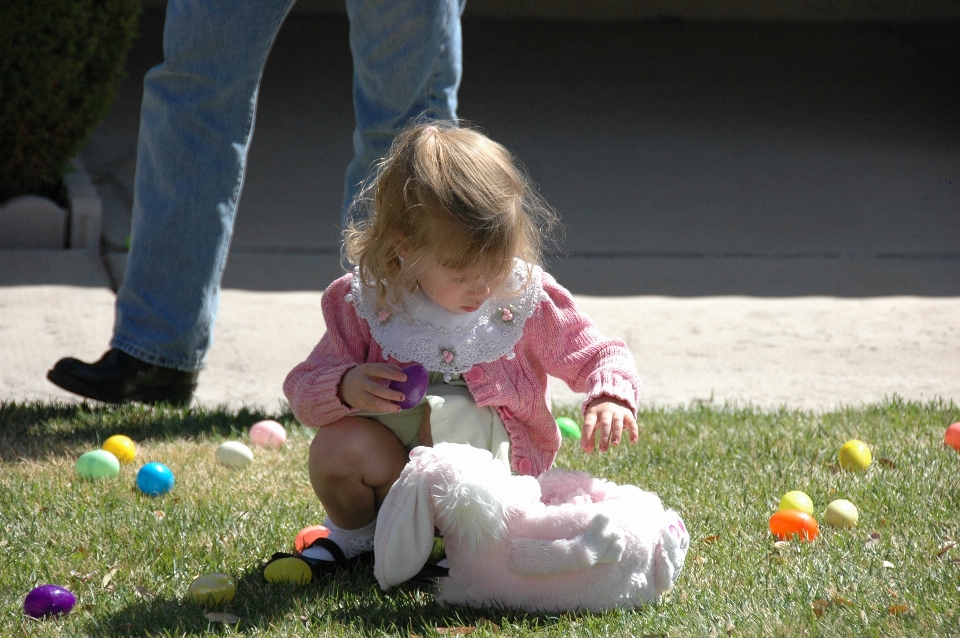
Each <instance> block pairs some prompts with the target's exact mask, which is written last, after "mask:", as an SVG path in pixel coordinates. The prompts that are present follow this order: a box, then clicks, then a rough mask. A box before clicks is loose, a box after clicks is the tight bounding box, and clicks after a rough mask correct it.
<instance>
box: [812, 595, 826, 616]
mask: <svg viewBox="0 0 960 638" xmlns="http://www.w3.org/2000/svg"><path fill="white" fill-rule="evenodd" d="M829 606H830V601H829V600H826V599H823V598H821V599H820V600H815V601H813V613H814V615H815V616H816V617H817V618H823V614H824V612H826V611H827V607H829Z"/></svg>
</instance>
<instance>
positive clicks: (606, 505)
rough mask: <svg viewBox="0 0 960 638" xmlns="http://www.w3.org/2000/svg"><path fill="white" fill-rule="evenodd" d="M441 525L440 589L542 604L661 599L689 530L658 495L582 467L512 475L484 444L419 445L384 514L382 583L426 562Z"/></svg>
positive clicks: (595, 606)
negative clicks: (445, 568) (443, 569)
mask: <svg viewBox="0 0 960 638" xmlns="http://www.w3.org/2000/svg"><path fill="white" fill-rule="evenodd" d="M434 527H436V528H438V529H439V530H440V533H441V534H442V535H443V539H444V542H445V544H446V553H447V560H448V561H449V568H450V573H449V575H448V576H446V577H443V578H441V579H440V580H439V592H438V594H437V600H438V601H439V602H441V603H458V604H466V605H471V606H477V607H482V606H500V607H509V608H514V609H523V610H526V611H531V612H540V611H551V612H559V611H578V610H581V611H595V612H596V611H602V610H606V609H614V608H632V607H638V606H640V605H642V604H643V603H651V602H656V601H657V600H659V598H660V596H661V594H663V593H664V592H666V591H667V590H669V589H670V588H671V587H672V586H673V584H674V582H676V579H677V577H678V575H679V573H680V569H681V568H682V567H683V561H684V558H685V557H686V553H687V548H688V547H689V545H690V536H689V534H688V533H687V530H686V528H685V527H684V524H683V521H682V520H680V517H679V516H678V515H677V514H676V512H673V511H671V510H664V508H663V504H662V503H661V502H660V498H659V497H658V496H657V495H656V494H653V493H652V492H645V491H643V490H641V489H640V488H638V487H636V486H633V485H616V484H614V483H611V482H610V481H605V480H602V479H596V478H592V477H591V476H590V475H589V474H587V473H585V472H575V471H571V470H560V469H552V470H549V471H547V472H545V473H544V474H543V475H541V476H540V477H539V479H536V478H533V477H530V476H514V475H511V474H510V472H509V470H507V468H506V467H505V466H504V464H503V463H501V462H500V461H498V460H495V459H494V458H493V457H492V456H491V454H490V453H489V452H487V451H486V450H480V449H477V448H473V447H470V446H468V445H459V444H454V443H441V444H438V445H437V446H436V447H433V448H427V447H418V448H415V449H414V450H413V451H412V452H411V453H410V462H409V463H407V466H406V467H405V468H404V470H403V472H402V473H401V475H400V478H399V479H398V480H397V482H396V484H394V486H393V488H392V489H391V490H390V493H389V494H388V495H387V497H386V499H385V500H384V502H383V506H382V507H381V508H380V514H379V516H378V517H377V531H376V540H375V548H374V554H375V557H376V558H375V565H374V573H375V574H376V577H377V580H378V582H379V583H380V586H381V588H383V589H388V588H389V587H390V586H392V585H396V584H399V583H402V582H404V581H406V580H408V579H410V578H411V577H413V576H414V575H416V574H417V573H418V572H419V571H420V569H421V568H422V567H423V566H424V564H426V562H427V560H428V558H429V556H430V552H431V550H432V548H433V539H434Z"/></svg>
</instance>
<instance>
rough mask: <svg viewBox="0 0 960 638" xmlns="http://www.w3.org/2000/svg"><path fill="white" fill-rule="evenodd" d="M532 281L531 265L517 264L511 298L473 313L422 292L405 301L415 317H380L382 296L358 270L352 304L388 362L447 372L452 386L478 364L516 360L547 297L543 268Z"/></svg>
mask: <svg viewBox="0 0 960 638" xmlns="http://www.w3.org/2000/svg"><path fill="white" fill-rule="evenodd" d="M527 275H528V269H527V264H526V263H524V262H522V261H519V260H517V262H516V263H515V264H514V267H513V272H512V273H511V274H510V277H509V278H508V280H507V283H506V284H505V285H504V286H503V288H502V289H503V290H504V291H506V292H504V293H500V294H497V295H494V296H493V297H491V298H490V299H488V300H487V301H486V302H485V303H484V304H483V305H482V306H480V308H478V309H477V310H476V311H475V312H470V313H463V314H460V313H455V312H450V311H449V310H446V309H445V308H441V307H440V306H438V305H437V304H436V303H434V302H433V301H432V300H431V299H430V298H429V297H427V296H426V295H425V294H423V292H422V291H421V290H420V289H419V288H418V289H417V291H416V292H414V293H413V294H411V295H409V297H408V298H406V299H405V300H404V301H405V305H406V308H407V314H409V316H407V314H404V313H402V312H390V311H386V310H381V311H379V312H378V311H377V305H376V304H377V295H376V292H375V291H374V290H373V289H371V288H368V287H367V286H364V285H363V284H362V282H361V281H360V277H359V275H358V274H357V271H356V270H355V271H354V277H353V280H352V282H351V284H350V290H351V292H350V294H348V295H347V296H346V301H347V302H349V303H352V304H353V306H354V308H356V311H357V314H358V315H360V317H361V318H362V319H363V320H364V321H366V322H367V324H368V325H369V326H370V333H371V334H372V335H373V338H374V340H375V341H376V342H377V343H378V344H379V345H380V347H381V348H382V349H383V356H384V358H387V357H388V356H392V357H394V358H395V359H398V360H400V361H416V362H417V363H420V364H422V365H423V366H424V367H425V368H426V369H427V370H431V371H433V372H442V373H443V376H444V379H445V380H446V381H449V380H450V378H451V376H452V375H454V374H463V373H464V372H466V371H467V370H469V369H470V368H472V367H473V366H475V365H476V364H478V363H487V362H490V361H495V360H496V359H499V358H500V357H507V358H508V359H512V358H513V356H514V353H513V347H514V346H515V345H516V344H517V342H518V341H520V337H521V336H523V325H524V324H525V323H526V321H527V319H529V318H530V316H531V315H533V312H534V310H536V308H537V304H538V303H539V302H540V299H541V296H542V295H544V294H546V293H544V292H543V287H542V271H541V270H540V268H539V267H536V266H534V267H533V268H531V269H530V271H529V275H530V276H529V280H527ZM524 282H525V284H524ZM511 291H519V292H514V293H513V294H510V293H511Z"/></svg>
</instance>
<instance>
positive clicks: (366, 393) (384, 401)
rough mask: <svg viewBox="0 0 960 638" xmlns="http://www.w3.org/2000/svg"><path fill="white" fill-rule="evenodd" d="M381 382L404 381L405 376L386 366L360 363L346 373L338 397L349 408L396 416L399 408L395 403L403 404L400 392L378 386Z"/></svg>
mask: <svg viewBox="0 0 960 638" xmlns="http://www.w3.org/2000/svg"><path fill="white" fill-rule="evenodd" d="M381 379H388V380H390V381H406V380H407V375H406V374H404V373H403V372H401V371H400V368H398V367H397V366H395V365H391V364H388V363H361V364H360V365H358V366H357V367H356V368H350V369H349V370H347V372H346V374H344V375H343V378H342V379H340V385H339V386H337V396H339V397H340V400H341V401H343V402H344V403H345V404H346V405H349V406H350V407H351V408H357V409H359V410H367V411H369V412H399V411H400V406H399V405H397V404H396V403H394V401H403V399H404V396H403V392H399V391H397V390H391V389H390V388H388V387H387V386H386V385H384V384H382V383H380V380H381Z"/></svg>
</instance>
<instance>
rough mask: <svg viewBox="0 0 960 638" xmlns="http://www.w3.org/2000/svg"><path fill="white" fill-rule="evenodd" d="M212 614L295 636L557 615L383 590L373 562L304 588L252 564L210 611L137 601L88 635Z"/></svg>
mask: <svg viewBox="0 0 960 638" xmlns="http://www.w3.org/2000/svg"><path fill="white" fill-rule="evenodd" d="M208 611H214V612H225V613H227V614H232V615H234V616H237V617H239V619H240V620H239V622H238V624H237V626H236V628H237V630H238V631H240V632H243V631H244V630H245V629H246V630H249V629H251V628H257V629H260V630H268V629H277V630H282V631H283V630H285V631H287V632H291V631H292V632H294V634H293V635H313V634H318V635H322V634H324V633H325V632H326V628H327V627H331V628H334V627H339V628H341V629H343V628H349V629H350V630H352V631H354V632H357V633H359V634H362V635H383V634H384V633H386V634H394V633H396V632H400V633H404V634H411V635H412V634H416V635H421V636H423V635H432V634H433V633H435V632H436V630H437V628H438V627H441V628H442V627H474V626H478V625H481V624H482V623H483V622H485V621H486V620H492V621H493V622H497V623H498V624H502V623H504V622H508V623H511V624H520V625H522V626H526V627H536V626H538V625H542V624H544V623H553V622H557V620H558V618H557V617H555V616H553V617H547V616H535V615H529V614H525V613H522V612H511V611H504V610H481V609H472V608H465V607H443V606H440V605H438V604H437V603H436V602H435V600H434V596H433V587H432V586H431V585H429V584H425V585H405V586H401V587H398V588H394V589H392V590H391V591H390V592H388V593H384V592H382V591H380V589H379V586H378V585H377V582H376V580H375V579H374V577H373V564H372V561H367V562H361V563H359V564H357V565H355V566H354V567H351V568H350V569H348V570H344V571H342V572H338V573H337V574H336V575H331V576H328V577H327V578H325V579H323V580H321V581H317V580H314V581H313V582H312V583H310V584H308V585H306V586H298V585H274V584H269V583H266V582H265V581H264V580H263V576H262V574H261V573H260V570H259V569H255V570H251V571H249V572H247V573H246V574H244V575H243V576H242V577H240V578H239V579H238V580H237V596H236V598H234V600H233V601H231V602H230V603H227V604H224V605H221V606H218V607H214V608H211V609H205V608H203V607H201V606H200V605H197V604H195V603H193V602H191V601H188V600H186V599H161V598H154V599H152V600H144V599H140V600H138V601H137V602H135V603H134V604H131V605H128V606H126V607H124V608H122V609H120V610H118V611H116V612H115V613H113V614H111V615H109V616H106V617H99V618H95V619H94V620H92V621H91V627H89V630H90V635H97V636H104V637H112V636H118V637H119V636H154V635H157V634H162V635H181V634H183V635H193V634H196V633H200V632H204V631H207V630H209V629H213V628H215V627H216V626H217V625H219V622H211V621H210V620H208V619H207V617H206V616H205V614H206V612H208ZM300 632H303V634H301V633H300ZM334 633H339V632H337V631H336V630H335V631H334Z"/></svg>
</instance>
